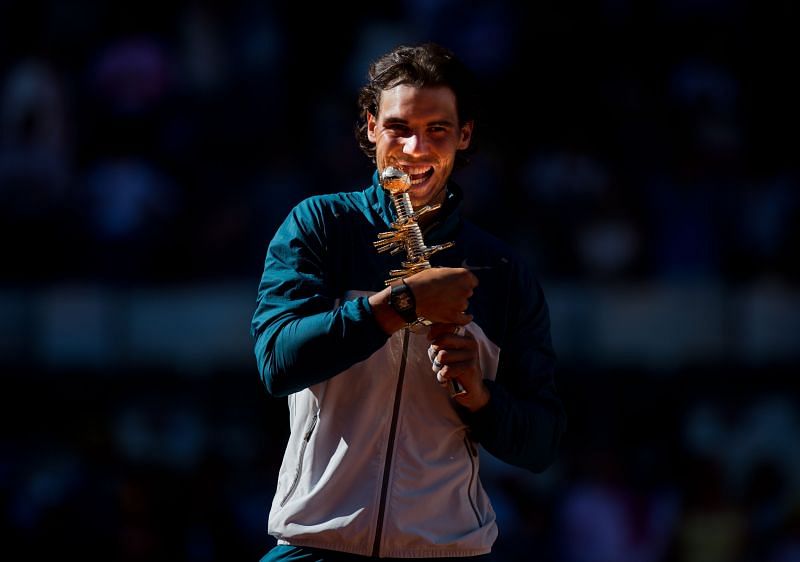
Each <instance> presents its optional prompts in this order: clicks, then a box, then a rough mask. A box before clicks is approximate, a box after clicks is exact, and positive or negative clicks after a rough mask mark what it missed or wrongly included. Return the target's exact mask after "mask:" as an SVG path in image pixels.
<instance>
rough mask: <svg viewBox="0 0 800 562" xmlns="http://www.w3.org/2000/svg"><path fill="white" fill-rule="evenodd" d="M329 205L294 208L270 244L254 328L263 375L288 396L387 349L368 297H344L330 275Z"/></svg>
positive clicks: (272, 387) (272, 391) (268, 384)
mask: <svg viewBox="0 0 800 562" xmlns="http://www.w3.org/2000/svg"><path fill="white" fill-rule="evenodd" d="M330 259H335V257H331V256H329V255H328V253H327V243H326V234H325V228H324V221H323V218H322V212H321V211H320V210H319V209H318V208H317V207H315V206H314V204H313V203H312V202H309V200H306V201H304V202H303V203H301V204H300V205H298V206H297V207H295V209H294V210H293V211H292V212H291V213H290V215H289V216H288V218H287V219H286V220H285V221H284V223H283V224H282V225H281V226H280V228H279V229H278V232H277V233H276V234H275V237H274V238H273V239H272V242H271V243H270V245H269V248H268V250H267V257H266V260H265V263H264V273H263V275H262V277H261V283H260V284H259V288H258V299H257V306H256V311H255V314H254V315H253V320H252V323H251V328H250V333H251V336H252V337H253V338H254V341H255V355H256V360H257V363H258V369H259V373H260V375H261V380H262V381H263V382H264V384H265V386H266V388H267V391H268V392H269V393H270V394H272V395H274V396H287V395H289V394H291V393H293V392H297V391H299V390H302V389H303V388H307V387H309V386H311V385H313V384H315V383H318V382H321V381H323V380H326V379H328V378H330V377H332V376H334V375H336V374H338V373H340V372H342V371H344V370H345V369H347V368H348V367H350V366H351V365H353V364H355V363H357V362H359V361H362V360H364V359H366V358H367V357H369V356H370V355H371V354H372V353H374V352H375V351H376V350H377V349H379V348H380V347H381V346H382V345H383V344H384V343H385V342H386V339H387V338H388V336H387V335H386V334H385V333H384V332H383V331H382V330H381V329H380V327H379V326H378V324H377V322H376V321H375V318H374V316H373V314H372V309H371V308H370V305H369V302H368V300H367V297H358V298H356V299H354V300H349V301H345V302H343V303H338V301H337V298H338V297H340V296H341V295H333V294H331V293H332V289H331V287H330V283H328V282H327V278H328V277H329V276H330V272H329V271H327V269H328V268H327V267H326V265H325V264H326V262H328V260H330Z"/></svg>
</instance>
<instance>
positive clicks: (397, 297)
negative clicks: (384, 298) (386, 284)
mask: <svg viewBox="0 0 800 562" xmlns="http://www.w3.org/2000/svg"><path fill="white" fill-rule="evenodd" d="M389 303H390V305H391V306H392V308H393V309H394V310H395V311H396V312H397V313H398V314H399V315H400V316H402V317H403V319H404V320H405V321H406V322H414V321H415V320H416V319H417V313H416V308H417V303H416V301H415V300H414V293H412V292H411V289H410V288H409V287H408V285H406V284H405V283H400V284H398V285H395V286H394V287H392V293H391V298H390V299H389Z"/></svg>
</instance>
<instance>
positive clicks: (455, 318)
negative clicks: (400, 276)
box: [405, 267, 478, 326]
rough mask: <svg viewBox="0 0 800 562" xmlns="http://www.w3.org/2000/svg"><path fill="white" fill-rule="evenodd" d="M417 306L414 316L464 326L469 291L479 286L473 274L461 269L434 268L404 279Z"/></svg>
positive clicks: (465, 323) (466, 319)
mask: <svg viewBox="0 0 800 562" xmlns="http://www.w3.org/2000/svg"><path fill="white" fill-rule="evenodd" d="M405 283H406V285H408V286H409V287H411V291H412V292H413V293H414V300H415V301H416V303H417V315H418V316H421V317H422V318H425V319H427V320H430V321H431V322H434V323H444V324H457V325H460V326H466V325H467V324H469V323H470V322H471V321H472V315H471V314H466V312H465V311H466V310H467V307H468V306H469V299H470V297H471V296H472V291H473V289H474V288H475V287H477V286H478V278H477V277H475V274H474V273H472V272H471V271H469V270H468V269H464V268H461V267H434V268H431V269H426V270H424V271H421V272H419V273H415V274H414V275H412V276H410V277H407V278H406V279H405Z"/></svg>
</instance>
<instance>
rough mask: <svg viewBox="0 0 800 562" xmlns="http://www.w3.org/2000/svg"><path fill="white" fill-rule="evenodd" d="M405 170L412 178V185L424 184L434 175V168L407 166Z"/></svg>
mask: <svg viewBox="0 0 800 562" xmlns="http://www.w3.org/2000/svg"><path fill="white" fill-rule="evenodd" d="M403 169H404V170H405V172H406V173H407V174H408V175H409V176H411V185H417V184H420V183H423V182H424V181H425V180H427V179H428V178H429V177H431V176H432V175H433V166H406V167H404V168H403Z"/></svg>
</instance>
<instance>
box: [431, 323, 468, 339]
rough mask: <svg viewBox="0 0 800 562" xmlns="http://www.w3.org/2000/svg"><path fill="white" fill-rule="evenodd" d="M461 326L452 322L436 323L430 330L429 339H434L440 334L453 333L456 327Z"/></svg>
mask: <svg viewBox="0 0 800 562" xmlns="http://www.w3.org/2000/svg"><path fill="white" fill-rule="evenodd" d="M460 328H461V326H460V325H458V324H450V323H440V324H434V325H432V326H431V329H430V331H428V339H429V340H433V339H435V338H436V337H438V336H440V335H441V334H452V333H453V332H454V331H455V330H456V329H460Z"/></svg>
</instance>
